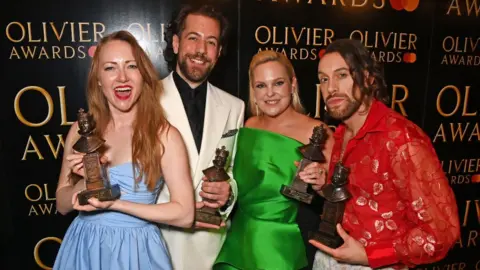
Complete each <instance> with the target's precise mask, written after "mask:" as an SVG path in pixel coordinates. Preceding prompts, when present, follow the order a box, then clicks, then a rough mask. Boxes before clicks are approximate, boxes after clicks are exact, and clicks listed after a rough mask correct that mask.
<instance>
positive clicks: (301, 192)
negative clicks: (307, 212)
mask: <svg viewBox="0 0 480 270" xmlns="http://www.w3.org/2000/svg"><path fill="white" fill-rule="evenodd" d="M310 163H312V161H310V160H308V159H302V160H301V161H300V164H299V166H298V169H297V173H296V174H295V178H294V179H293V184H292V185H290V186H287V185H282V188H281V189H280V192H281V193H282V194H283V195H285V196H287V197H289V198H292V199H295V200H297V201H300V202H303V203H306V204H311V203H312V200H313V194H310V193H308V192H307V189H308V184H307V183H305V182H303V181H302V179H300V178H299V177H298V173H299V172H301V171H302V170H303V169H304V168H305V166H307V165H308V164H310Z"/></svg>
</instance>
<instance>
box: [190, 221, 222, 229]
mask: <svg viewBox="0 0 480 270" xmlns="http://www.w3.org/2000/svg"><path fill="white" fill-rule="evenodd" d="M195 228H197V229H220V226H217V225H214V224H209V223H203V222H200V221H195Z"/></svg>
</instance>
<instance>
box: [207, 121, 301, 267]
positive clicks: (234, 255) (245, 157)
mask: <svg viewBox="0 0 480 270" xmlns="http://www.w3.org/2000/svg"><path fill="white" fill-rule="evenodd" d="M301 145H303V144H302V143H300V142H299V141H296V140H294V139H292V138H289V137H286V136H283V135H280V134H277V133H273V132H270V131H265V130H260V129H253V128H241V129H240V131H239V134H238V142H237V152H236V154H235V163H234V167H233V175H234V178H235V181H237V185H238V200H237V209H236V211H235V213H234V215H233V217H232V224H231V227H230V229H229V230H228V233H227V238H226V239H225V242H224V244H223V246H222V249H221V251H220V254H219V255H218V257H217V260H216V262H215V265H214V267H213V269H216V270H222V269H248V270H254V269H268V270H294V269H301V268H303V267H305V266H306V265H307V258H306V254H305V246H304V242H303V240H302V236H301V234H300V229H299V227H298V225H297V223H296V222H295V219H296V216H297V207H298V202H296V201H294V200H292V199H288V198H287V197H285V196H283V195H282V194H281V193H280V188H281V186H282V184H284V185H290V184H291V183H292V181H293V178H294V175H295V172H296V167H295V164H294V161H296V160H300V159H301V156H300V153H299V152H298V151H297V148H298V147H299V146H301Z"/></svg>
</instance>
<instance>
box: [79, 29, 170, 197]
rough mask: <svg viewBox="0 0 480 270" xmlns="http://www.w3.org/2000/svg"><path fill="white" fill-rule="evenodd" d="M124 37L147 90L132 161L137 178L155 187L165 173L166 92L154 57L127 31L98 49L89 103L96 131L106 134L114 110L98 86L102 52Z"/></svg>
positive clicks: (105, 39) (103, 41)
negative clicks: (163, 99) (162, 137)
mask: <svg viewBox="0 0 480 270" xmlns="http://www.w3.org/2000/svg"><path fill="white" fill-rule="evenodd" d="M114 40H120V41H124V42H127V43H128V44H130V46H131V48H132V52H133V56H134V58H135V61H136V62H137V66H138V69H139V71H140V74H141V75H142V78H143V91H142V93H141V94H140V97H139V98H138V101H137V104H136V105H135V106H137V113H136V117H135V120H134V123H133V126H132V129H133V137H132V163H133V165H134V168H137V169H138V175H137V173H136V170H134V176H135V180H136V181H141V180H142V179H145V184H146V185H147V187H148V189H150V190H153V189H154V187H155V186H156V184H157V181H158V180H159V179H160V177H161V175H162V169H161V166H160V164H161V163H160V161H161V158H162V155H163V152H164V145H163V143H162V142H161V141H160V140H159V134H160V133H162V132H163V131H164V130H165V129H168V127H169V124H168V122H167V120H166V118H165V114H164V112H163V109H162V107H161V106H160V96H161V94H162V92H163V87H162V84H161V82H160V81H159V80H158V76H157V72H156V69H155V67H154V66H153V64H152V62H151V61H150V58H149V57H148V56H147V54H146V53H145V51H144V50H143V49H142V47H140V45H139V44H138V42H137V40H136V39H135V37H134V36H133V35H132V34H130V33H129V32H127V31H118V32H114V33H112V34H110V35H108V36H105V37H103V38H102V39H101V40H100V42H99V44H98V46H97V48H96V51H95V54H94V56H93V60H92V64H91V67H90V73H89V74H88V83H87V102H88V108H89V112H90V113H91V114H92V116H93V119H94V120H95V122H96V132H97V133H98V135H100V136H101V135H103V134H104V133H105V130H106V128H107V125H108V124H109V122H110V120H111V114H110V109H109V107H108V103H107V99H106V98H105V96H104V94H103V92H102V89H100V87H99V85H98V73H99V55H100V53H101V52H102V49H103V47H104V46H105V44H107V43H108V42H110V41H114Z"/></svg>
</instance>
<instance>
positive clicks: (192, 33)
mask: <svg viewBox="0 0 480 270" xmlns="http://www.w3.org/2000/svg"><path fill="white" fill-rule="evenodd" d="M188 35H195V36H198V37H201V36H202V35H200V34H199V33H197V32H188V33H187V34H186V36H188ZM210 38H213V39H215V40H218V38H217V37H216V36H208V37H207V39H210Z"/></svg>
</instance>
